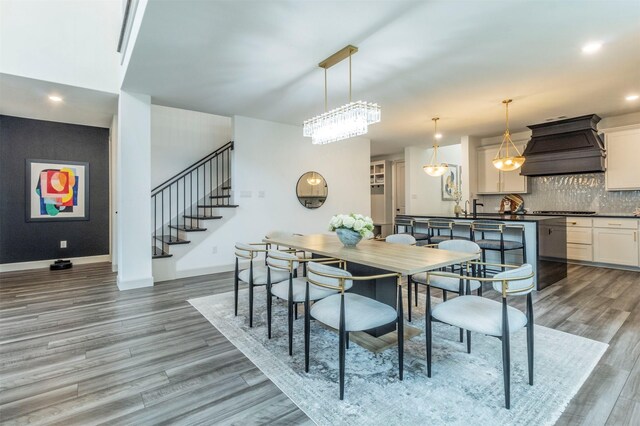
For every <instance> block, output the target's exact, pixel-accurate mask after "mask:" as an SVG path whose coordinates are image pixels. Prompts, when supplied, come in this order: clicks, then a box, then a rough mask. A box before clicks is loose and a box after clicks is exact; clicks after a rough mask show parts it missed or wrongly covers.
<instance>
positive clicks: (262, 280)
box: [233, 243, 288, 327]
mask: <svg viewBox="0 0 640 426" xmlns="http://www.w3.org/2000/svg"><path fill="white" fill-rule="evenodd" d="M268 247H269V245H268V244H266V243H251V244H244V243H236V245H235V257H236V262H235V272H234V275H233V302H234V310H233V313H234V315H235V316H238V289H239V287H240V282H241V281H242V282H245V283H247V284H248V285H249V327H253V293H254V288H255V287H256V286H266V285H267V278H268V277H267V276H268V268H267V266H266V258H265V264H262V262H260V264H258V265H256V263H257V262H256V260H257V258H258V256H260V255H261V254H263V253H264V254H265V256H266V253H267V248H268ZM241 260H242V261H243V262H246V261H248V262H249V266H248V267H247V268H246V269H242V270H241V269H240V261H241ZM287 277H288V274H287V273H286V272H284V271H275V272H274V273H273V274H272V275H271V280H272V282H280V281H284V280H286V279H287Z"/></svg>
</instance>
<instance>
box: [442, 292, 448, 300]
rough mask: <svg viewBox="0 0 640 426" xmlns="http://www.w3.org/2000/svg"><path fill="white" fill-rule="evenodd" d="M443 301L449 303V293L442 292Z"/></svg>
mask: <svg viewBox="0 0 640 426" xmlns="http://www.w3.org/2000/svg"><path fill="white" fill-rule="evenodd" d="M442 301H443V302H446V301H447V291H446V290H442Z"/></svg>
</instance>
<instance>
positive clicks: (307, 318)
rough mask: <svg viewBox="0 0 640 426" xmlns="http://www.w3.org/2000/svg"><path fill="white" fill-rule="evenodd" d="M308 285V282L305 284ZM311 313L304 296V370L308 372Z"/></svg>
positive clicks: (307, 300)
mask: <svg viewBox="0 0 640 426" xmlns="http://www.w3.org/2000/svg"><path fill="white" fill-rule="evenodd" d="M307 285H309V284H307ZM310 326H311V315H310V314H309V299H308V298H305V301H304V372H305V373H308V372H309V344H310V343H311V342H310V341H309V340H310V339H309V337H310V334H311V330H310V329H309V327H310Z"/></svg>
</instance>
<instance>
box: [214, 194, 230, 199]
mask: <svg viewBox="0 0 640 426" xmlns="http://www.w3.org/2000/svg"><path fill="white" fill-rule="evenodd" d="M209 198H231V195H228V194H227V195H209Z"/></svg>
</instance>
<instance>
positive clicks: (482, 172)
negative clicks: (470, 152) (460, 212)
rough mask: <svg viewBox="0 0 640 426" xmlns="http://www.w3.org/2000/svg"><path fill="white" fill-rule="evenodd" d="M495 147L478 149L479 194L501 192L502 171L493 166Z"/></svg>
mask: <svg viewBox="0 0 640 426" xmlns="http://www.w3.org/2000/svg"><path fill="white" fill-rule="evenodd" d="M495 154H496V152H495V150H494V149H483V148H481V149H479V150H478V164H477V171H478V194H498V193H500V171H499V170H498V169H496V168H495V167H494V166H493V163H492V161H493V157H494V156H495Z"/></svg>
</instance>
